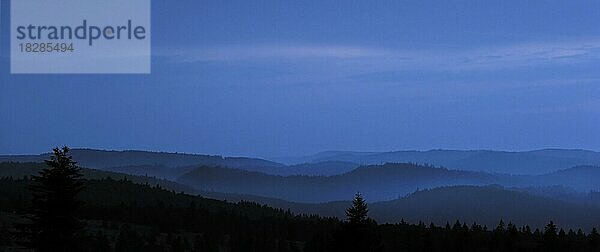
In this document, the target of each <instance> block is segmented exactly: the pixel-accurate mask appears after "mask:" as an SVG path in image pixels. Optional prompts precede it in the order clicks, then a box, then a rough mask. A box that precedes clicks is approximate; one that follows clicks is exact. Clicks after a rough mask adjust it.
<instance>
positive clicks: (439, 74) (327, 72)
mask: <svg viewBox="0 0 600 252" xmlns="http://www.w3.org/2000/svg"><path fill="white" fill-rule="evenodd" d="M2 3H3V6H2V7H3V9H2V15H1V19H2V29H1V36H2V37H1V40H2V43H1V46H2V58H1V61H0V154H27V153H40V152H46V151H49V150H50V149H51V147H53V146H59V145H69V146H72V147H88V148H99V149H116V150H123V149H140V150H153V151H170V152H187V153H206V154H222V155H233V156H259V157H278V156H295V155H306V154H311V153H316V152H319V151H326V150H356V151H392V150H428V149H494V150H511V151H517V150H531V149H540V148H578V149H590V150H600V127H599V126H600V71H598V70H599V67H600V22H599V21H600V15H599V14H598V13H599V10H600V2H599V1H521V0H502V1H428V0H420V1H360V2H358V1H197V0H193V1H192V0H185V1H183V0H182V1H159V0H154V1H153V3H152V27H151V29H152V73H151V74H149V75H133V74H131V75H127V74H119V75H111V74H104V75H98V74H88V75H86V74H80V75H60V74H55V75H11V74H10V69H9V65H10V64H9V58H8V56H7V55H8V53H7V52H8V45H9V39H8V29H7V28H8V20H9V17H8V13H7V10H6V9H7V8H4V7H5V5H6V3H5V0H2Z"/></svg>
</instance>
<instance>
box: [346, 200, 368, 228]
mask: <svg viewBox="0 0 600 252" xmlns="http://www.w3.org/2000/svg"><path fill="white" fill-rule="evenodd" d="M368 213H369V208H368V207H367V202H365V200H364V199H363V197H362V195H361V194H360V193H356V195H355V196H354V199H353V200H352V206H351V207H349V208H348V209H346V216H347V217H348V222H349V223H350V224H363V223H365V221H366V220H367V214H368Z"/></svg>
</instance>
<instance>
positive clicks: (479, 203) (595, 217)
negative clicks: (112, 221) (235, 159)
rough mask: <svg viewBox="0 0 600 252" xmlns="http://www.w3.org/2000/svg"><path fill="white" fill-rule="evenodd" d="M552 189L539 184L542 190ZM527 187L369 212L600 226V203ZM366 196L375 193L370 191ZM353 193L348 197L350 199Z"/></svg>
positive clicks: (468, 192)
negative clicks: (566, 198)
mask: <svg viewBox="0 0 600 252" xmlns="http://www.w3.org/2000/svg"><path fill="white" fill-rule="evenodd" d="M546 189H547V190H552V188H538V190H546ZM525 191H527V190H523V189H518V188H503V187H498V186H450V187H438V188H434V189H427V190H421V191H418V192H414V193H411V194H410V195H407V196H406V197H403V198H400V199H396V200H392V201H383V202H373V203H370V204H369V209H370V212H369V215H370V216H371V217H372V218H374V219H375V220H377V221H378V222H381V223H385V222H390V223H396V222H400V221H401V220H402V219H404V220H405V221H407V222H410V223H416V222H418V221H424V222H425V223H426V224H429V223H430V222H434V223H435V224H437V225H445V224H446V222H450V224H451V225H452V224H454V222H455V221H456V220H461V221H465V222H467V224H469V225H470V224H472V223H473V222H477V223H479V224H482V225H487V226H488V228H494V227H496V225H498V221H499V220H500V219H503V220H504V221H505V222H506V223H505V224H508V222H509V221H511V222H513V223H516V224H520V225H530V226H531V227H532V228H542V227H543V226H544V225H545V224H547V222H548V220H555V221H556V222H557V223H559V224H560V226H562V227H573V228H579V227H581V228H584V229H590V228H592V227H594V226H596V227H597V226H600V208H598V206H596V207H594V206H591V205H589V204H570V203H568V202H566V201H561V200H557V199H553V198H547V197H544V196H541V195H532V194H530V193H528V192H525ZM202 195H205V196H207V197H209V198H214V199H227V200H228V201H232V202H237V201H240V200H250V201H254V202H259V203H261V204H267V205H269V206H273V207H276V208H283V209H291V210H292V211H294V212H297V213H307V214H319V215H321V216H331V217H339V218H344V217H345V216H344V210H345V209H346V208H347V207H348V205H350V204H351V203H350V201H349V200H346V201H332V202H326V203H318V204H311V203H297V202H289V201H284V200H278V199H273V198H266V197H256V196H253V195H240V194H224V193H216V192H203V193H202ZM364 196H365V197H366V198H367V199H369V198H370V197H371V196H372V195H370V194H365V195H364ZM350 197H351V195H350V196H348V199H349V198H350Z"/></svg>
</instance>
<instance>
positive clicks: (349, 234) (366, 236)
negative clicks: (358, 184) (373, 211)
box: [331, 193, 380, 252]
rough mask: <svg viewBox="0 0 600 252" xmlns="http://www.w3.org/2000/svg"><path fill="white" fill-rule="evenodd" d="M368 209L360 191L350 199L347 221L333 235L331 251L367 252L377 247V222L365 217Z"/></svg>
mask: <svg viewBox="0 0 600 252" xmlns="http://www.w3.org/2000/svg"><path fill="white" fill-rule="evenodd" d="M368 213H369V209H368V207H367V203H366V201H365V200H364V199H363V197H362V195H361V194H360V193H357V194H356V195H355V196H354V199H353V200H352V206H351V207H349V208H348V209H346V216H347V218H348V222H346V223H344V224H343V225H342V229H341V230H340V231H339V232H338V233H337V234H336V235H335V236H336V237H335V238H334V240H335V243H334V247H333V248H332V249H331V251H344V252H355V251H356V252H369V251H377V250H378V249H379V243H380V242H379V240H380V238H379V237H378V235H377V232H376V229H377V223H376V222H375V221H374V220H372V219H369V218H367V214H368Z"/></svg>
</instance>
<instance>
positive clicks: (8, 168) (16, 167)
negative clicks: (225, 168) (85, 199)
mask: <svg viewBox="0 0 600 252" xmlns="http://www.w3.org/2000/svg"><path fill="white" fill-rule="evenodd" d="M44 168H47V166H46V165H45V164H43V163H32V162H28V163H15V162H2V163H0V178H13V179H22V178H23V177H31V176H32V175H37V174H38V172H39V171H41V170H42V169H44ZM81 173H82V174H83V178H85V179H88V180H97V179H104V178H109V177H110V178H112V179H115V180H121V179H127V180H129V181H132V182H133V183H137V184H149V185H152V186H154V185H159V186H161V187H162V188H165V189H167V190H173V191H176V192H186V193H190V194H196V193H197V191H196V190H195V189H194V188H192V187H190V186H186V185H182V184H178V183H175V182H173V181H169V180H165V179H161V178H156V177H148V176H138V175H131V174H124V173H118V172H110V171H103V170H96V169H88V168H82V169H81Z"/></svg>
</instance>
